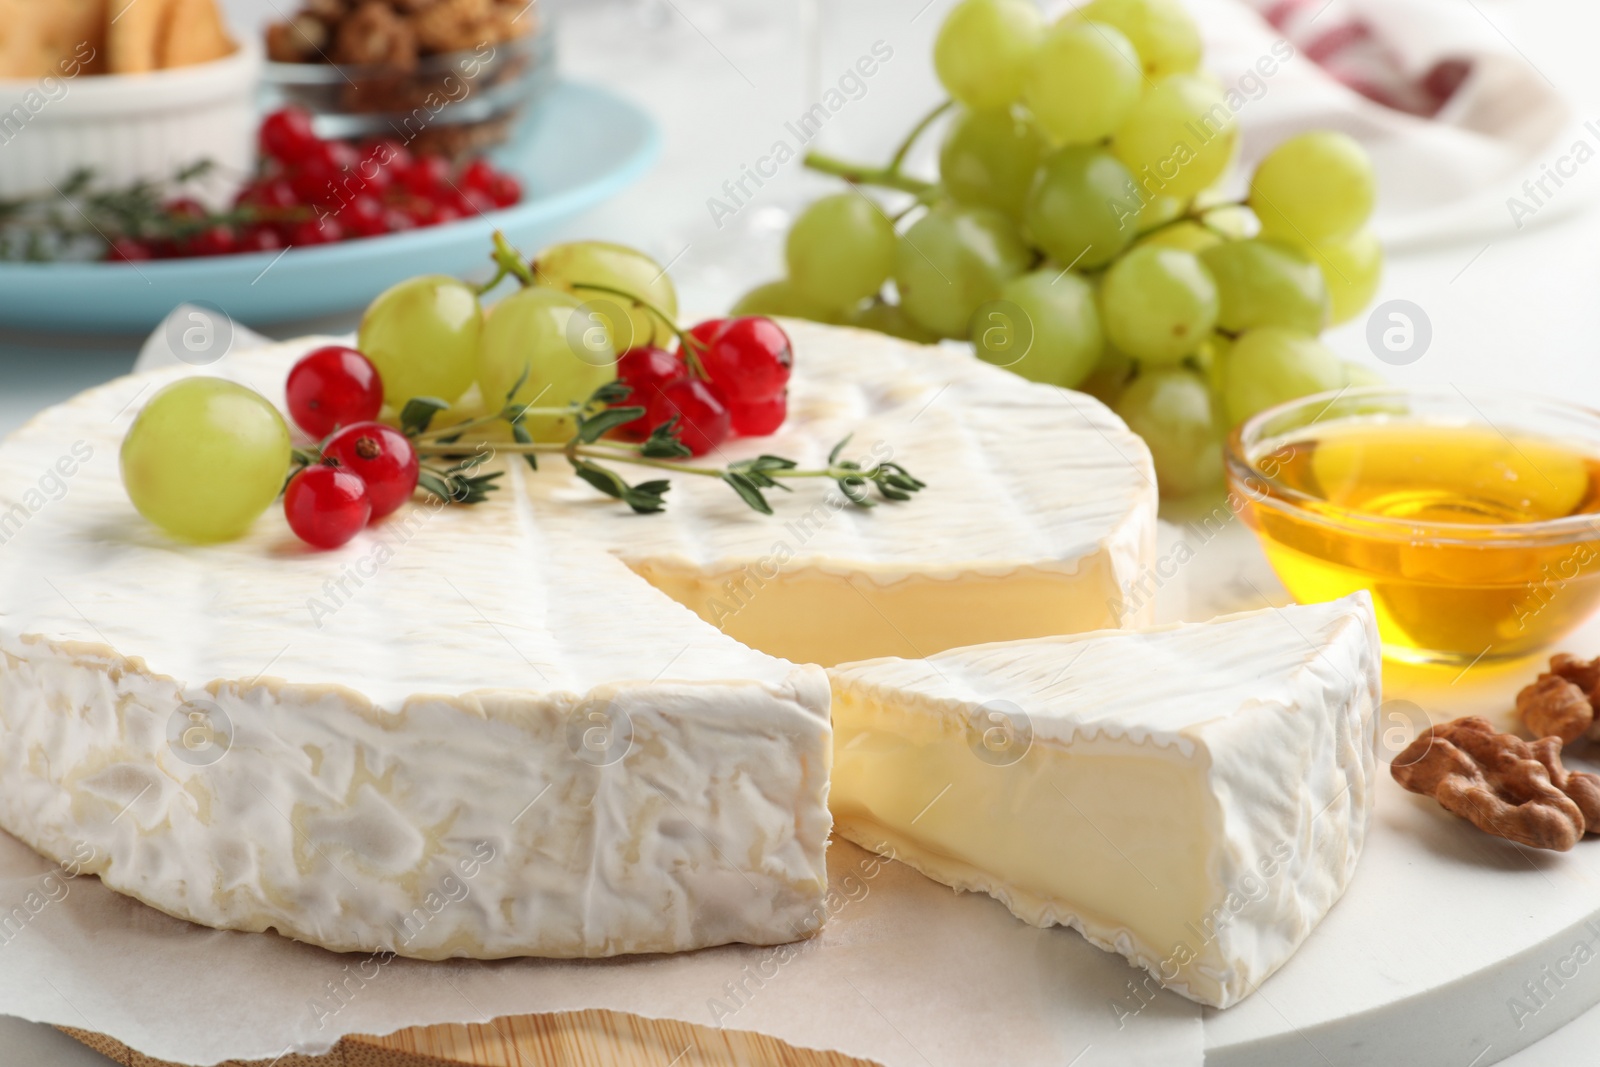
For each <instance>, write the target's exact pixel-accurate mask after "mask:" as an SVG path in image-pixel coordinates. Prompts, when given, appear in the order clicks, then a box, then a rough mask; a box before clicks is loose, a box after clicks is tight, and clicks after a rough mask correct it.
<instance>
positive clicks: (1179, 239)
mask: <svg viewBox="0 0 1600 1067" xmlns="http://www.w3.org/2000/svg"><path fill="white" fill-rule="evenodd" d="M1221 243H1222V235H1221V234H1219V233H1217V232H1216V231H1215V230H1211V229H1208V228H1206V227H1205V226H1202V225H1200V223H1198V222H1195V221H1194V220H1193V219H1184V220H1182V221H1181V222H1174V223H1172V224H1170V225H1167V226H1159V227H1157V228H1156V229H1154V230H1149V231H1146V232H1145V234H1144V235H1143V236H1142V237H1140V238H1139V239H1138V240H1137V241H1135V242H1134V243H1133V246H1134V247H1135V248H1143V247H1145V246H1146V245H1157V246H1158V247H1161V248H1181V249H1183V250H1184V251H1185V252H1196V253H1198V252H1204V251H1205V250H1206V249H1208V248H1212V247H1214V246H1216V245H1220V244H1221Z"/></svg>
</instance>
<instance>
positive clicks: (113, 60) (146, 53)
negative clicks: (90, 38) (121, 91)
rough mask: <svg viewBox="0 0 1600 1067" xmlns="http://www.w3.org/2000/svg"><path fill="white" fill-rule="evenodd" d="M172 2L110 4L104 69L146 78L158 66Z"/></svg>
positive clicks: (119, 0) (118, 0)
mask: <svg viewBox="0 0 1600 1067" xmlns="http://www.w3.org/2000/svg"><path fill="white" fill-rule="evenodd" d="M172 6H173V0H111V7H110V9H109V12H110V15H111V22H110V24H109V25H108V26H107V27H106V66H107V68H108V69H109V70H110V71H111V73H113V74H145V73H148V72H149V71H152V70H156V69H158V67H159V66H160V56H159V51H158V50H159V48H160V44H161V38H162V33H163V31H164V29H165V26H166V22H167V14H168V12H169V11H170V10H171V8H172Z"/></svg>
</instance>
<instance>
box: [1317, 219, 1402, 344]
mask: <svg viewBox="0 0 1600 1067" xmlns="http://www.w3.org/2000/svg"><path fill="white" fill-rule="evenodd" d="M1300 247H1301V248H1303V249H1305V251H1306V253H1307V254H1309V255H1310V256H1311V258H1312V259H1314V260H1316V262H1317V266H1318V267H1320V268H1321V269H1322V277H1323V279H1324V280H1325V281H1326V282H1327V284H1328V296H1329V298H1330V300H1331V301H1332V309H1333V313H1332V315H1331V316H1330V317H1329V321H1331V322H1333V323H1340V322H1349V321H1350V320H1351V319H1353V318H1355V317H1356V316H1357V315H1359V314H1361V312H1362V310H1363V309H1364V308H1365V307H1366V306H1367V305H1368V304H1369V303H1371V302H1372V297H1373V295H1374V294H1375V293H1377V291H1378V282H1379V281H1380V280H1382V278H1383V246H1382V245H1380V244H1379V243H1378V237H1377V235H1376V234H1374V233H1373V232H1372V231H1371V230H1369V229H1366V228H1365V227H1363V228H1362V229H1359V230H1357V231H1356V232H1355V234H1354V235H1352V236H1350V237H1346V238H1345V239H1344V240H1342V241H1322V242H1319V243H1317V244H1313V245H1300Z"/></svg>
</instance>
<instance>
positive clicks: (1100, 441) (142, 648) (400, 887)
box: [0, 323, 1155, 958]
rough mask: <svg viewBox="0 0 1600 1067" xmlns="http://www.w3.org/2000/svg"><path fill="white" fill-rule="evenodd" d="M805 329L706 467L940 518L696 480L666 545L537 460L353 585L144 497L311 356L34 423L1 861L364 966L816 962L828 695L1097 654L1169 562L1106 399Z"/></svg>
mask: <svg viewBox="0 0 1600 1067" xmlns="http://www.w3.org/2000/svg"><path fill="white" fill-rule="evenodd" d="M790 327H791V330H792V338H793V341H794V344H795V350H796V376H795V379H794V381H793V383H792V385H791V418H790V420H789V423H788V424H787V425H786V426H785V428H784V430H783V431H782V432H781V433H780V434H778V435H775V436H774V437H771V438H764V439H757V440H744V441H734V442H729V443H728V444H727V445H726V446H725V447H724V449H723V450H722V453H721V454H720V455H719V456H718V457H717V458H718V459H719V460H720V461H722V462H730V461H733V460H736V459H739V458H743V457H747V456H754V455H758V454H760V453H762V452H772V453H778V454H782V455H787V456H790V457H792V458H794V459H796V460H798V461H799V462H801V463H802V464H805V465H808V466H809V465H815V464H818V463H820V462H821V461H822V460H823V459H824V458H825V457H826V456H827V454H828V452H829V450H830V449H831V448H832V447H833V446H834V444H835V443H836V442H838V441H839V439H840V438H842V437H844V436H845V435H846V434H849V433H854V434H855V435H856V436H855V438H854V441H853V443H852V445H851V446H850V448H849V449H848V450H847V452H846V454H847V455H848V456H850V457H852V458H860V459H863V460H865V461H867V462H871V461H872V459H873V458H875V457H876V458H880V459H881V458H888V457H889V456H890V455H891V454H892V455H893V458H895V459H896V460H898V461H900V462H901V463H903V464H904V465H905V466H907V467H908V468H909V469H911V470H912V471H913V472H914V473H916V474H918V475H919V476H921V477H922V478H923V479H924V480H926V481H927V482H928V483H929V487H928V489H927V490H926V491H925V492H924V493H923V494H921V495H919V496H918V498H917V499H915V500H914V501H911V502H909V503H906V504H900V505H888V504H886V505H883V506H880V507H876V508H873V509H870V510H863V509H853V508H845V507H843V506H842V504H841V503H840V499H841V498H840V497H839V495H838V492H837V490H836V489H833V488H832V487H831V486H830V485H829V484H828V483H825V482H822V481H820V480H814V481H810V482H807V483H805V484H803V485H801V486H799V487H797V488H796V491H795V492H794V493H792V494H789V493H781V492H773V493H772V494H771V496H772V502H773V506H774V508H775V510H776V511H777V514H776V515H775V516H771V517H768V516H763V515H760V514H758V513H756V512H754V511H752V510H750V509H749V508H747V507H745V506H744V505H743V504H742V503H741V502H740V501H739V499H738V498H737V497H736V496H735V495H734V494H733V492H732V491H731V490H730V489H729V488H728V487H727V486H725V485H723V484H721V483H720V482H718V481H717V480H715V479H710V478H695V477H689V476H680V477H677V478H675V479H674V480H673V487H672V491H671V493H670V494H669V497H668V510H667V511H666V512H665V513H663V514H660V515H654V516H641V515H635V514H633V513H631V512H630V511H629V510H628V509H627V508H625V507H623V506H621V505H620V504H618V503H617V502H616V501H613V500H611V499H609V498H606V497H603V496H601V495H600V494H598V493H597V492H596V491H594V489H593V488H591V487H589V486H587V485H586V484H584V483H582V482H581V481H579V480H578V479H576V478H575V477H574V476H573V475H572V472H571V470H570V468H569V467H568V466H567V465H566V463H565V462H563V461H562V460H560V459H559V458H558V457H550V458H547V459H546V460H545V461H544V462H543V463H542V464H541V468H540V470H539V471H537V472H534V471H530V470H529V469H528V468H527V466H526V464H524V463H523V462H522V461H521V459H520V458H512V460H511V461H510V462H509V463H505V464H501V466H502V467H503V469H504V470H505V472H506V474H505V478H504V479H503V482H502V484H503V485H504V489H503V490H502V491H501V492H499V493H497V494H496V495H495V498H494V499H491V500H490V501H489V502H487V503H484V504H481V505H478V506H475V507H433V506H430V505H428V504H426V503H423V502H422V501H420V500H419V501H418V502H417V503H416V504H414V505H412V506H411V507H409V508H408V509H406V510H404V511H402V512H400V513H397V514H396V515H395V516H393V517H392V518H390V519H388V520H386V521H385V522H383V523H380V524H378V525H377V526H374V527H372V528H371V529H369V530H367V531H365V532H364V533H363V534H362V535H361V536H359V537H358V538H356V540H354V541H352V542H351V543H350V544H349V545H347V546H345V547H343V548H341V549H339V550H337V551H333V552H313V551H309V550H307V549H306V547H305V546H304V545H302V544H300V543H299V542H298V541H297V540H296V539H295V538H294V537H293V535H292V534H291V533H290V532H289V530H288V528H287V526H286V525H285V523H284V520H283V516H282V513H281V510H280V509H276V508H275V509H271V510H269V512H268V513H267V514H266V515H264V516H263V517H262V518H261V519H260V520H259V521H258V522H257V524H256V526H255V528H254V529H253V530H252V531H251V533H250V534H249V536H247V537H246V538H244V539H243V540H240V541H237V542H234V543H231V544H225V545H212V546H204V547H197V546H191V545H183V544H179V543H176V542H174V541H173V540H171V539H170V538H168V537H166V536H165V535H163V534H162V533H160V532H159V531H157V530H155V529H154V528H152V527H151V526H150V525H149V524H148V523H146V522H144V521H143V520H142V519H141V518H140V517H139V516H138V515H137V513H136V512H135V511H134V510H133V507H132V505H131V504H130V503H129V502H128V499H127V497H126V494H125V493H124V491H123V488H122V485H121V480H120V477H119V473H118V462H117V455H118V449H119V447H120V443H121V440H122V438H123V435H124V434H125V433H126V432H127V429H128V427H129V425H130V424H131V422H132V420H133V418H134V417H135V416H136V414H137V412H138V411H139V407H140V405H141V404H142V403H144V402H145V401H146V400H148V398H149V397H150V396H151V395H153V394H154V392H155V391H156V390H157V389H159V388H160V387H162V386H164V385H166V384H168V383H170V382H172V381H175V380H177V379H178V378H180V377H183V376H185V375H192V374H210V375H216V376H221V377H225V378H230V379H233V380H235V381H238V382H240V383H242V384H245V385H248V386H250V387H251V388H254V389H256V390H257V391H258V392H261V393H262V394H263V395H265V396H267V397H268V398H269V399H271V400H272V401H273V402H274V403H277V404H279V405H280V407H281V406H282V403H283V383H284V381H285V378H286V376H287V374H288V371H289V368H290V367H291V366H292V364H293V362H294V360H295V359H296V358H297V357H298V356H300V355H302V354H303V353H304V352H305V351H307V350H308V349H310V348H312V347H314V346H316V345H317V344H320V343H325V341H323V340H321V339H308V340H306V341H302V342H297V343H291V344H286V345H282V346H275V347H271V348H267V349H262V350H258V351H252V352H243V353H239V354H236V355H234V356H232V357H230V358H228V359H227V360H225V361H223V362H221V363H219V364H216V365H214V366H211V367H206V368H192V367H188V368H174V369H171V370H167V371H160V372H156V373H152V374H149V375H142V376H137V377H131V378H125V379H121V380H119V381H115V382H112V383H109V384H107V385H105V386H103V387H100V388H97V389H94V390H91V391H89V392H87V393H84V394H82V395H81V396H79V397H77V398H75V399H74V400H72V401H70V402H69V403H67V404H64V405H62V406H60V407H56V408H52V409H50V410H49V411H46V412H44V413H43V414H41V415H40V416H38V417H37V418H36V419H34V420H33V421H32V422H31V423H29V424H28V425H27V426H26V427H24V428H23V429H21V430H20V431H18V432H17V433H16V434H15V435H13V436H12V437H11V438H10V439H9V440H8V441H7V442H6V443H5V444H4V446H0V826H3V827H4V828H5V829H6V830H8V831H10V832H11V833H13V834H15V835H16V836H17V837H19V838H21V839H22V840H24V841H26V842H28V843H29V844H30V845H32V846H33V847H34V848H36V849H38V850H39V851H41V852H43V853H45V854H47V855H49V856H52V857H55V858H57V859H60V858H63V857H67V856H72V857H74V859H75V860H78V861H80V866H82V867H84V868H85V869H87V870H89V871H91V872H93V873H97V874H98V875H99V876H100V877H101V879H102V880H103V881H104V882H105V884H106V885H108V886H110V887H111V888H113V889H116V890H119V891H121V892H123V893H127V894H130V895H132V896H135V897H138V898H140V899H142V900H144V901H146V902H148V903H150V904H152V905H154V906H155V907H158V908H161V909H162V910H164V911H167V912H170V913H172V914H174V915H178V916H180V917H183V918H187V919H191V920H193V921H195V922H199V923H203V924H206V925H210V926H216V927H224V928H232V929H242V930H267V929H275V930H278V931H280V932H282V933H285V934H288V935H290V936H293V937H296V938H300V939H302V940H305V941H309V942H313V943H316V944H320V945H324V946H327V947H330V948H335V949H340V950H380V949H385V948H388V949H392V950H394V951H396V952H399V953H401V954H404V955H410V956H418V957H423V958H440V957H448V956H473V957H499V956H512V955H549V956H604V955H613V954H617V953H627V952H667V951H677V950H683V949H691V948H698V947H703V946H707V945H715V944H722V943H727V942H735V941H743V942H750V943H755V944H772V943H777V942H783V941H791V940H794V939H796V938H799V937H804V936H807V935H808V934H810V933H812V932H814V931H815V930H816V929H817V927H818V926H819V925H820V922H821V919H822V918H823V917H824V915H825V914H826V909H825V908H824V907H823V895H824V893H825V891H826V887H827V877H826V866H825V860H824V853H825V849H826V846H827V840H828V834H829V829H830V825H831V823H830V817H829V813H828V809H827V805H826V796H827V790H828V780H829V763H830V758H831V732H830V726H829V699H830V698H829V689H828V683H827V678H826V676H825V674H824V673H823V671H822V669H821V668H820V667H819V666H809V665H805V662H804V661H807V660H812V661H816V662H831V661H836V660H839V659H846V658H862V657H865V656H871V655H881V654H886V653H894V652H902V651H903V652H905V653H906V654H912V655H914V654H919V653H921V652H932V651H937V650H938V649H940V648H944V647H950V646H954V645H962V644H971V643H973V642H976V641H983V640H995V639H1002V638H1009V637H1016V636H1029V635H1033V634H1039V633H1050V632H1056V631H1058V630H1059V629H1061V628H1083V627H1088V626H1100V625H1105V624H1106V623H1107V622H1109V621H1111V620H1112V619H1113V618H1114V616H1115V614H1116V611H1115V607H1116V604H1117V602H1118V601H1119V600H1120V599H1121V598H1120V596H1119V591H1120V590H1121V589H1122V588H1123V586H1124V585H1127V584H1130V583H1132V582H1133V581H1135V580H1136V579H1137V577H1138V576H1139V574H1140V573H1142V571H1143V570H1144V569H1145V568H1146V567H1147V566H1148V565H1149V563H1150V561H1151V557H1152V555H1153V537H1154V528H1155V491H1154V480H1153V476H1152V475H1151V472H1150V461H1149V455H1148V453H1147V452H1146V451H1145V450H1144V446H1143V445H1142V443H1140V442H1139V440H1138V439H1137V438H1136V437H1134V436H1133V435H1132V434H1131V433H1129V432H1128V430H1127V429H1126V427H1124V426H1123V425H1122V424H1121V423H1120V422H1119V421H1118V420H1117V419H1116V417H1115V416H1114V415H1112V414H1111V413H1110V412H1109V411H1108V410H1107V409H1105V408H1104V407H1103V406H1101V405H1100V404H1099V403H1098V402H1096V401H1094V400H1092V399H1090V398H1089V397H1086V396H1081V395H1078V394H1073V393H1066V392H1064V391H1061V390H1054V389H1049V388H1045V387H1042V386H1037V385H1033V384H1030V383H1027V382H1024V381H1022V380H1020V379H1017V378H1015V377H1013V376H1011V375H1010V374H1008V373H1007V372H1004V371H1001V370H998V369H996V368H993V367H989V366H987V365H985V364H983V363H980V362H978V361H976V360H974V359H972V358H970V357H968V356H963V355H961V354H958V353H951V352H947V351H941V350H938V349H925V348H922V347H920V346H914V345H907V344H904V343H901V342H896V341H893V340H890V339H888V338H884V337H881V336H879V335H874V334H866V333H859V332H856V331H850V330H834V329H829V328H825V327H816V326H808V325H805V324H799V323H793V324H790ZM441 424H442V422H441ZM631 473H634V475H635V478H636V480H638V479H642V478H643V477H653V476H654V475H653V474H638V473H637V472H631ZM196 506H200V507H203V506H204V501H200V500H197V501H196ZM780 657H788V658H787V659H785V658H780ZM791 660H792V661H793V662H791ZM85 854H88V855H89V856H91V857H92V858H91V859H90V860H88V861H87V862H84V861H83V860H82V858H83V856H84V855H85Z"/></svg>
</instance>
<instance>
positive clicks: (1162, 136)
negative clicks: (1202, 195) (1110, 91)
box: [1111, 74, 1239, 198]
mask: <svg viewBox="0 0 1600 1067" xmlns="http://www.w3.org/2000/svg"><path fill="white" fill-rule="evenodd" d="M1238 141H1239V124H1238V122H1236V121H1235V120H1234V116H1233V111H1232V110H1231V109H1230V108H1229V107H1228V105H1227V102H1226V101H1225V100H1224V99H1223V96H1222V90H1220V89H1219V88H1218V87H1217V85H1216V83H1215V82H1213V81H1211V80H1210V79H1209V78H1206V77H1205V76H1203V75H1200V74H1174V75H1171V76H1170V77H1167V78H1163V79H1162V80H1161V81H1159V82H1157V83H1156V84H1155V85H1154V86H1152V87H1151V88H1150V89H1148V90H1146V92H1145V94H1144V96H1142V97H1140V99H1139V102H1138V103H1137V104H1135V105H1134V106H1133V110H1132V111H1131V112H1130V113H1129V114H1128V117H1127V119H1126V121H1124V122H1123V124H1122V125H1121V126H1120V127H1119V128H1118V129H1117V132H1116V134H1115V135H1113V137H1112V138H1111V150H1112V151H1113V152H1115V153H1116V154H1117V158H1118V159H1120V160H1122V162H1123V163H1124V164H1126V165H1127V167H1128V170H1129V171H1131V172H1132V173H1133V177H1134V180H1135V181H1137V182H1138V183H1139V185H1140V187H1141V188H1143V189H1145V190H1148V191H1149V192H1151V193H1153V194H1157V193H1158V194H1161V195H1164V196H1175V197H1179V198H1186V197H1191V196H1194V195H1195V194H1196V193H1198V192H1200V191H1201V190H1202V189H1204V188H1206V187H1207V186H1208V185H1211V184H1212V183H1213V182H1215V181H1216V180H1217V179H1218V178H1220V177H1222V175H1223V172H1225V171H1226V170H1227V169H1228V164H1229V163H1230V162H1232V160H1233V151H1234V148H1235V147H1236V146H1237V144H1238Z"/></svg>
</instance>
